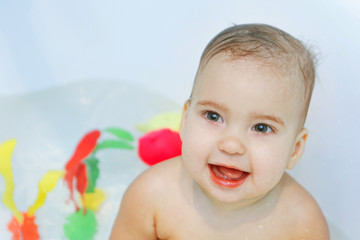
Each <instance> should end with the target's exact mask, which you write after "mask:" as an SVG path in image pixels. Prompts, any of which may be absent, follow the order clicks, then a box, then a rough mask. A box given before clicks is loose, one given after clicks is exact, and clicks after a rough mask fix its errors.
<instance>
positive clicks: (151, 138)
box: [138, 128, 182, 166]
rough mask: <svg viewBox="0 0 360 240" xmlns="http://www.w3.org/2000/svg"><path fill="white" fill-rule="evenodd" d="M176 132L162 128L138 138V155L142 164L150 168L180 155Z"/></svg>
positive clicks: (179, 142)
mask: <svg viewBox="0 0 360 240" xmlns="http://www.w3.org/2000/svg"><path fill="white" fill-rule="evenodd" d="M181 145H182V143H181V139H180V135H179V133H178V132H174V131H172V130H170V129H167V128H164V129H160V130H155V131H152V132H149V133H147V134H145V135H144V136H142V137H141V138H139V147H138V154H139V156H140V158H141V160H142V161H143V162H145V163H146V164H148V165H150V166H152V165H154V164H156V163H159V162H161V161H164V160H167V159H169V158H173V157H176V156H179V155H180V154H181Z"/></svg>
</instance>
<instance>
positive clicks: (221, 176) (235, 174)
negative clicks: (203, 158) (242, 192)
mask: <svg viewBox="0 0 360 240" xmlns="http://www.w3.org/2000/svg"><path fill="white" fill-rule="evenodd" d="M208 167H209V172H210V177H211V179H212V181H213V182H214V183H215V184H217V185H219V186H221V187H226V188H236V187H239V186H240V185H242V184H243V183H244V182H245V180H246V179H247V178H248V176H249V175H250V173H249V172H245V171H242V170H239V169H235V168H233V167H227V166H221V165H214V164H209V165H208Z"/></svg>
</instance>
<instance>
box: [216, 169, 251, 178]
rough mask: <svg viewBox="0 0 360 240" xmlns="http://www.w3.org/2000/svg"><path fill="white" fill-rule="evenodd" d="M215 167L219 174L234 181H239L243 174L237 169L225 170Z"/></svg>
mask: <svg viewBox="0 0 360 240" xmlns="http://www.w3.org/2000/svg"><path fill="white" fill-rule="evenodd" d="M216 167H217V169H218V170H219V172H220V173H221V174H223V175H225V176H226V177H228V178H231V179H234V180H237V179H239V178H240V177H242V176H243V174H244V172H243V171H240V170H237V169H233V168H227V167H223V166H216Z"/></svg>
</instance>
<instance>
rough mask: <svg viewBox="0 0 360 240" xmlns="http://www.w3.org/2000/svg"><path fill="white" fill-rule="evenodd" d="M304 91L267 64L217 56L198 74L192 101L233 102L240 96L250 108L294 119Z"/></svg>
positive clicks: (300, 86)
mask: <svg viewBox="0 0 360 240" xmlns="http://www.w3.org/2000/svg"><path fill="white" fill-rule="evenodd" d="M304 91H305V90H304V87H303V86H302V84H301V83H300V82H299V81H298V80H295V79H291V78H289V77H286V76H284V75H281V74H280V73H279V72H278V71H277V70H276V69H275V68H274V67H272V66H270V65H269V64H265V63H263V62H261V61H259V60H256V59H250V58H247V59H232V58H230V57H229V56H228V55H224V54H222V55H221V54H219V55H217V56H215V57H213V58H212V59H210V61H209V62H208V63H207V65H206V66H205V67H204V68H203V69H202V70H200V71H199V73H198V75H197V79H196V81H195V84H194V89H193V95H192V99H194V100H195V99H196V98H213V99H217V98H218V101H220V102H221V101H235V99H236V98H237V97H238V96H239V95H240V94H241V95H242V96H241V97H242V98H245V97H246V98H247V101H249V102H250V101H251V102H252V103H254V106H257V105H256V104H262V105H264V104H265V105H267V104H268V105H271V106H272V105H278V107H279V108H285V109H283V110H288V112H291V113H290V114H294V113H296V115H298V114H297V113H298V112H301V111H299V109H302V105H303V104H304ZM239 101H240V99H239ZM241 101H244V99H241ZM255 103H256V104H255ZM272 107H273V106H272ZM280 110H281V109H280Z"/></svg>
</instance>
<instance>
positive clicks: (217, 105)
mask: <svg viewBox="0 0 360 240" xmlns="http://www.w3.org/2000/svg"><path fill="white" fill-rule="evenodd" d="M197 104H198V105H201V106H210V107H213V108H216V109H219V110H221V111H223V112H226V113H227V112H230V109H229V108H228V107H226V106H225V105H223V104H221V103H217V102H214V101H208V100H203V101H199V102H198V103H197Z"/></svg>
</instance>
